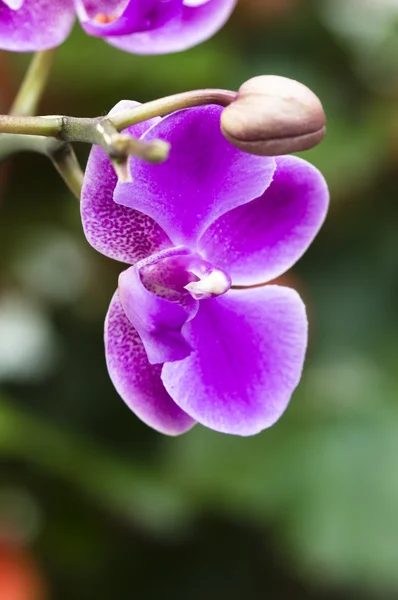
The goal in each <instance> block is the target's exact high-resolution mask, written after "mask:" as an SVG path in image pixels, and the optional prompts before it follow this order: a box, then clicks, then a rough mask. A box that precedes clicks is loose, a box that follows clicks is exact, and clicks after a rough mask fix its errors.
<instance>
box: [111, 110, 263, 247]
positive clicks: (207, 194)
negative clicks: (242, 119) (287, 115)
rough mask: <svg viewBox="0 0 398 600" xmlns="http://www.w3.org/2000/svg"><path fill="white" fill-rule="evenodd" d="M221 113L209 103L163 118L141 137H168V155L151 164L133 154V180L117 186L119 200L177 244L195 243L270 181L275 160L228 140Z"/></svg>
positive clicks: (164, 138)
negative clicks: (251, 153) (151, 221)
mask: <svg viewBox="0 0 398 600" xmlns="http://www.w3.org/2000/svg"><path fill="white" fill-rule="evenodd" d="M221 112H222V108H221V107H220V106H214V105H210V106H204V107H199V108H191V109H187V110H182V111H179V112H176V113H173V114H172V115H170V116H169V117H166V118H164V119H162V120H161V121H160V122H159V123H157V124H156V125H154V126H153V127H151V129H149V130H148V131H147V133H146V134H145V135H144V136H143V139H145V140H154V139H156V138H161V139H163V140H167V141H168V142H170V144H171V152H170V157H169V158H168V160H167V161H165V162H164V163H163V164H161V165H151V164H148V163H145V162H143V161H140V160H137V159H133V160H132V161H131V173H132V177H133V182H132V183H119V184H118V185H117V187H116V189H115V194H114V199H115V201H116V202H118V203H119V204H122V205H124V206H130V207H131V208H135V209H137V210H140V211H141V212H143V213H145V214H147V215H148V216H150V217H152V218H153V219H154V220H155V221H156V222H157V223H158V224H159V225H160V227H162V229H163V230H164V231H165V232H166V233H167V235H168V236H169V237H170V239H171V240H172V241H173V243H174V244H176V245H179V244H187V245H189V244H190V245H191V246H192V247H193V246H194V245H195V243H196V240H197V239H198V238H199V237H200V235H201V234H202V233H203V232H204V231H205V230H206V229H207V227H208V226H209V225H210V224H211V223H212V222H213V221H214V220H215V219H217V218H218V217H220V216H221V215H222V214H224V213H226V212H227V211H229V210H231V209H232V208H235V207H237V206H240V205H241V204H245V203H247V202H250V201H251V200H253V199H254V198H257V197H258V196H260V195H262V194H263V192H264V191H265V190H266V188H267V187H268V186H269V184H270V182H271V180H272V176H273V173H274V170H275V161H274V159H273V158H269V157H263V156H252V155H250V154H246V153H244V152H241V151H240V150H238V149H236V148H235V147H234V146H232V145H231V144H230V143H229V142H227V140H226V139H225V138H224V136H223V135H222V133H221V130H220V115H221Z"/></svg>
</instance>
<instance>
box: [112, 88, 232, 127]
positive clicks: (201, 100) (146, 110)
mask: <svg viewBox="0 0 398 600" xmlns="http://www.w3.org/2000/svg"><path fill="white" fill-rule="evenodd" d="M236 96H237V93H236V92H231V91H229V90H217V89H205V90H193V91H191V92H183V93H181V94H174V95H173V96H166V97H165V98H159V99H158V100H153V101H152V102H147V103H146V104H141V105H139V106H134V107H133V108H128V109H125V110H121V111H120V112H117V113H115V114H113V115H112V116H110V117H108V119H109V121H111V123H112V124H113V125H114V126H115V127H116V129H118V130H119V131H121V130H122V129H125V128H126V127H130V125H135V124H136V123H140V122H141V121H147V120H148V119H152V118H153V117H163V116H165V115H168V114H170V113H172V112H175V111H176V110H181V109H183V108H193V107H195V106H204V105H206V104H218V105H220V106H228V105H229V104H231V102H233V101H234V100H235V99H236Z"/></svg>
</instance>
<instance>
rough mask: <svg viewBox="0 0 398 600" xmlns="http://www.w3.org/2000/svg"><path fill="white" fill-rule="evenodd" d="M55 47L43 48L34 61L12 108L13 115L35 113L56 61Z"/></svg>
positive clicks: (36, 54)
mask: <svg viewBox="0 0 398 600" xmlns="http://www.w3.org/2000/svg"><path fill="white" fill-rule="evenodd" d="M54 55H55V52H54V49H51V50H42V51H41V52H36V53H35V54H34V55H33V58H32V61H31V63H30V65H29V68H28V70H27V72H26V75H25V77H24V79H23V82H22V85H21V87H20V88H19V91H18V94H17V96H16V98H15V100H14V102H13V105H12V106H11V109H10V114H11V115H34V114H36V111H37V108H38V105H39V103H40V100H41V98H42V96H43V92H44V90H45V87H46V85H47V82H48V78H49V75H50V72H51V68H52V66H53V62H54Z"/></svg>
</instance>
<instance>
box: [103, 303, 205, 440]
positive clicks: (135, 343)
mask: <svg viewBox="0 0 398 600" xmlns="http://www.w3.org/2000/svg"><path fill="white" fill-rule="evenodd" d="M105 351H106V362H107V366H108V371H109V375H110V378H111V380H112V382H113V384H114V386H115V388H116V390H117V392H118V393H119V394H120V396H121V397H122V398H123V400H124V402H125V403H126V404H127V406H128V407H129V408H130V409H131V410H132V411H133V412H134V413H135V414H136V415H137V416H138V418H140V419H141V420H142V421H143V422H144V423H146V424H147V425H149V426H150V427H153V429H156V430H157V431H160V432H161V433H164V434H166V435H179V434H181V433H184V432H185V431H188V429H191V427H193V425H195V421H193V419H192V418H191V417H189V416H188V415H187V414H186V413H185V412H184V411H182V410H181V409H180V408H179V407H178V406H177V405H176V404H175V402H173V400H172V399H171V398H170V396H169V394H168V393H167V392H166V390H165V389H164V386H163V384H162V381H161V379H160V373H161V365H150V364H149V362H148V359H147V356H146V352H145V349H144V347H143V345H142V342H141V340H140V337H139V335H138V333H137V332H136V330H135V329H134V327H133V326H132V325H131V323H130V321H129V320H128V319H127V317H126V315H125V313H124V310H123V307H122V305H121V303H120V300H119V297H118V294H117V293H116V294H115V296H114V297H113V299H112V302H111V305H110V307H109V311H108V314H107V317H106V321H105Z"/></svg>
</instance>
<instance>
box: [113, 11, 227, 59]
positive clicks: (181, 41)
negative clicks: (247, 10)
mask: <svg viewBox="0 0 398 600" xmlns="http://www.w3.org/2000/svg"><path fill="white" fill-rule="evenodd" d="M236 2H237V0H207V2H200V3H199V2H192V0H189V1H188V0H186V1H185V2H183V8H182V12H181V14H180V15H174V17H173V18H169V19H168V20H167V21H166V22H164V23H163V24H160V23H159V25H158V26H156V27H154V28H149V29H147V31H142V32H141V33H133V34H131V35H126V36H123V37H116V36H115V37H109V38H108V42H109V43H110V44H112V45H113V46H117V47H118V48H120V49H121V50H126V51H127V52H133V53H135V54H166V53H169V52H180V51H182V50H186V49H188V48H191V47H192V46H196V45H197V44H200V43H201V42H204V41H205V40H207V39H208V38H210V37H211V36H212V35H214V34H215V33H216V32H217V31H218V30H219V29H221V27H222V26H223V25H224V24H225V23H226V21H227V20H228V19H229V17H230V15H231V13H232V11H233V9H234V8H235V5H236Z"/></svg>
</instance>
